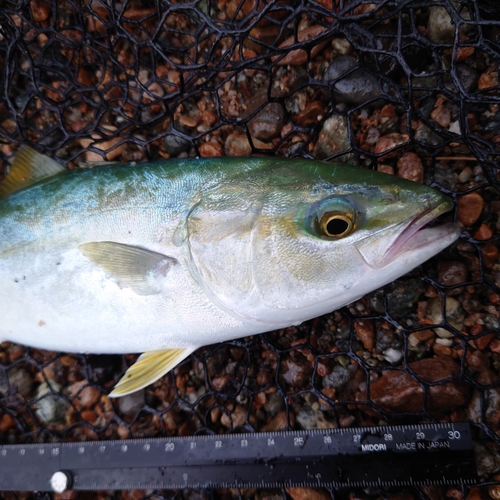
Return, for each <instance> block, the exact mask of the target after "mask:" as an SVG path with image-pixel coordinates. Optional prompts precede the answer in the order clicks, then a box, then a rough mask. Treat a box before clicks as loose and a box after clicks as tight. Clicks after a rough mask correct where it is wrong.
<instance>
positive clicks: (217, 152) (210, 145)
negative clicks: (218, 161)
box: [199, 141, 222, 157]
mask: <svg viewBox="0 0 500 500" xmlns="http://www.w3.org/2000/svg"><path fill="white" fill-rule="evenodd" d="M199 152H200V156H202V157H210V156H222V146H221V145H220V144H219V143H218V142H212V141H209V142H204V143H202V144H201V145H200V147H199Z"/></svg>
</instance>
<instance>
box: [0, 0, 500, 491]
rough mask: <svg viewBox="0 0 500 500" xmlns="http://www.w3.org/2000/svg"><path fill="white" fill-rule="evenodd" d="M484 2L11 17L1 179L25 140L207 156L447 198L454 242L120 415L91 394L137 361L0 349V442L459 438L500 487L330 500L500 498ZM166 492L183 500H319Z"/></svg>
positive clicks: (254, 4)
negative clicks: (347, 166) (280, 436)
mask: <svg viewBox="0 0 500 500" xmlns="http://www.w3.org/2000/svg"><path fill="white" fill-rule="evenodd" d="M478 3H481V5H480V6H479V7H478V6H477V5H476V4H475V3H473V2H467V1H462V2H456V3H455V2H452V1H451V0H446V1H445V0H443V1H442V2H440V3H437V2H429V3H428V4H425V3H424V4H422V2H417V1H409V2H405V3H404V6H403V5H400V4H398V2H389V1H382V0H378V1H374V2H370V3H367V2H366V3H363V2H354V1H352V2H351V1H347V0H345V1H342V0H340V1H333V4H332V0H317V1H310V2H306V1H304V2H302V3H297V5H296V6H294V7H292V6H290V5H289V4H288V3H286V2H281V1H275V2H270V3H267V2H260V1H258V0H242V1H240V0H219V1H217V2H206V1H200V2H197V3H190V4H187V3H173V2H172V3H171V2H163V3H161V4H158V5H157V4H155V3H154V2H139V1H137V2H136V1H130V2H124V3H120V4H118V3H117V4H115V5H114V6H113V7H109V6H108V5H107V4H106V3H101V2H100V1H97V0H92V1H88V2H84V3H83V4H82V6H81V7H78V6H77V5H76V4H74V3H72V2H69V1H67V2H64V1H58V2H52V3H49V2H45V1H44V0H32V1H25V2H15V1H9V0H6V3H5V7H0V67H4V68H5V71H4V78H3V81H0V155H1V156H2V159H3V166H0V169H2V168H3V169H5V167H6V165H8V164H9V162H10V161H11V160H12V157H13V154H14V153H15V151H16V150H17V147H18V143H20V142H30V143H32V144H34V145H36V146H37V148H38V149H39V150H40V151H43V152H46V153H48V154H51V155H52V156H54V157H58V158H59V159H60V160H61V161H62V162H64V163H65V164H67V166H68V167H69V168H78V167H79V166H82V165H85V164H88V163H92V162H100V161H128V162H130V161H143V160H147V159H152V158H175V157H195V156H204V157H206V156H221V155H226V156H241V155H250V154H259V155H261V154H272V155H278V156H286V157H293V156H303V157H308V158H321V159H329V160H332V161H337V162H349V163H357V164H359V165H360V166H361V167H364V168H369V169H376V170H379V171H383V172H387V173H390V174H393V175H397V176H399V177H404V178H407V179H411V180H414V181H416V182H421V183H426V184H428V185H432V186H434V187H436V188H438V189H440V190H442V191H443V192H445V193H448V194H449V195H450V196H452V197H453V199H454V201H455V202H456V205H455V210H454V211H453V212H452V213H450V214H447V215H446V216H444V219H443V220H451V219H454V220H456V221H458V222H459V223H460V225H461V226H462V228H463V233H462V237H461V238H460V240H459V241H458V242H457V243H456V244H454V245H453V246H452V247H450V248H449V249H447V250H445V251H444V252H442V253H441V254H440V255H438V256H437V257H435V258H434V259H431V260H430V261H429V262H427V263H425V264H424V265H423V266H421V267H420V268H418V269H416V270H415V271H413V272H412V273H410V274H409V275H407V276H404V277H402V278H401V279H399V280H397V281H396V282H395V283H393V284H390V285H388V286H386V287H385V288H384V289H383V290H378V291H375V292H373V293H371V294H369V295H367V296H366V297H364V298H362V299H361V300H359V301H357V302H356V303H354V304H351V305H350V306H348V307H346V308H344V309H342V310H341V311H337V312H332V313H331V314H328V315H326V316H324V317H321V318H318V319H315V320H312V321H309V322H306V323H304V324H303V325H301V326H299V327H291V328H288V329H283V330H279V331H275V332H270V333H267V334H264V335H261V336H256V337H251V338H247V339H242V340H240V341H234V342H229V343H226V344H222V345H217V346H209V347H205V348H202V349H200V350H198V351H197V352H196V353H195V354H194V355H193V356H191V357H190V358H188V359H187V360H186V361H185V362H183V363H182V364H181V365H180V366H179V367H178V368H176V369H175V370H174V371H173V372H171V373H170V374H168V375H167V376H165V377H163V378H162V379H161V380H159V381H158V382H156V383H155V384H153V385H152V386H150V387H148V388H147V389H145V390H143V391H140V392H138V393H136V394H133V395H130V396H127V397H124V398H122V399H118V400H111V399H109V398H108V396H107V394H108V393H109V392H110V391H111V388H112V387H113V385H114V384H115V383H116V381H117V380H118V379H119V378H120V376H121V375H122V374H123V372H124V371H125V369H126V367H127V366H129V365H130V364H132V363H133V362H134V361H135V359H136V357H137V356H136V355H126V356H96V355H93V356H83V355H74V354H64V353H53V352H47V351H41V350H35V349H29V348H26V347H22V346H19V345H15V344H11V343H3V344H1V345H0V442H2V443H26V442H55V441H85V440H98V439H102V440H105V439H124V438H139V437H147V436H189V435H192V434H195V433H228V432H254V431H276V430H285V429H315V428H331V427H353V426H367V425H370V426H371V425H383V424H386V423H396V424H402V423H406V424H408V423H416V422H428V421H440V422H458V421H469V422H472V423H473V424H475V428H476V432H477V436H478V444H477V449H476V453H477V456H478V463H479V470H480V473H481V474H482V477H484V478H486V479H489V480H491V479H493V480H494V481H497V484H496V485H495V484H493V485H492V486H490V487H482V488H472V489H470V490H463V491H462V489H460V488H454V487H450V488H441V487H439V488H438V487H428V488H421V489H407V490H404V491H393V492H384V491H378V490H353V491H344V492H340V493H338V494H336V495H335V496H336V497H338V498H350V499H358V498H359V499H368V498H370V499H371V498H374V499H379V498H391V499H392V500H396V499H404V500H407V499H408V500H409V499H414V498H430V499H436V500H440V499H446V498H451V499H458V498H462V497H466V498H467V499H469V500H476V499H479V498H483V499H486V498H494V499H496V498H500V482H499V481H500V476H496V475H495V474H498V471H499V470H500V455H499V453H498V450H499V446H500V330H499V310H500V308H499V304H500V260H499V257H498V253H499V241H500V237H499V233H500V198H499V188H500V176H499V174H498V170H497V169H496V168H495V167H496V166H498V154H499V144H500V118H499V117H500V115H499V113H498V107H499V104H500V92H499V84H498V64H499V61H500V55H499V53H498V48H495V47H497V46H496V44H498V42H499V38H500V24H499V23H498V22H496V21H495V19H499V18H500V11H499V10H498V7H497V6H496V3H495V2H494V1H486V0H485V1H483V2H478ZM478 19H481V23H479V22H478ZM0 321H1V318H0ZM160 493H161V495H162V496H163V497H165V498H171V497H175V498H183V499H189V500H195V499H196V500H197V499H205V498H207V499H208V498H221V499H233V498H244V499H255V500H261V499H262V500H263V499H267V500H271V499H273V500H274V499H277V498H291V499H292V500H302V499H303V498H304V499H305V498H307V499H312V500H323V499H327V498H333V495H334V493H333V492H331V491H327V490H311V489H287V490H276V491H275V490H265V491H264V490H254V489H252V490H217V491H212V490H210V491H193V490H185V491H180V492H160ZM160 493H158V495H157V494H156V493H155V494H152V492H143V491H141V492H121V493H112V492H99V493H98V494H96V495H94V494H92V496H90V495H87V494H82V495H79V498H91V497H92V498H94V497H97V498H123V499H128V498H134V499H136V498H143V497H144V496H146V495H150V496H148V498H157V497H160V496H161V495H160ZM7 497H8V498H11V497H10V496H7ZM17 497H18V498H29V496H28V495H24V494H19V495H17ZM54 498H77V495H76V494H75V493H68V494H63V495H54Z"/></svg>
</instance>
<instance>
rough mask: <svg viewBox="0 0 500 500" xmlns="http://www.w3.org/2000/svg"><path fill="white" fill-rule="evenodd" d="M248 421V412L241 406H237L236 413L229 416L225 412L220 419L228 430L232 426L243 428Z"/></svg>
mask: <svg viewBox="0 0 500 500" xmlns="http://www.w3.org/2000/svg"><path fill="white" fill-rule="evenodd" d="M246 421H247V410H246V409H245V408H243V406H240V405H237V406H236V408H235V409H234V411H233V412H232V413H230V414H229V415H228V414H227V413H225V412H224V413H223V414H222V416H221V418H220V423H221V424H222V425H223V426H224V427H227V428H230V427H231V424H232V426H233V428H234V427H241V426H242V425H245V423H246Z"/></svg>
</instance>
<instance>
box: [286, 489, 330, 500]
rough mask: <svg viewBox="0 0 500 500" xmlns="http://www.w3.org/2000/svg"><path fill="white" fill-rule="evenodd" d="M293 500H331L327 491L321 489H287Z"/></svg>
mask: <svg viewBox="0 0 500 500" xmlns="http://www.w3.org/2000/svg"><path fill="white" fill-rule="evenodd" d="M286 492H287V493H288V494H289V495H290V497H291V498H292V500H331V498H332V496H331V495H330V493H328V492H327V491H326V490H323V489H319V488H286Z"/></svg>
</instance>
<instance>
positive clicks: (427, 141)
mask: <svg viewBox="0 0 500 500" xmlns="http://www.w3.org/2000/svg"><path fill="white" fill-rule="evenodd" d="M415 140H416V141H418V142H420V143H422V144H423V146H424V147H426V146H430V147H432V148H433V149H434V148H435V147H436V146H440V145H441V144H442V143H443V139H441V137H439V135H437V134H436V133H435V132H434V131H433V130H431V129H430V128H429V127H428V126H427V125H425V124H424V123H421V124H420V125H419V126H418V127H417V130H416V131H415Z"/></svg>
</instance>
